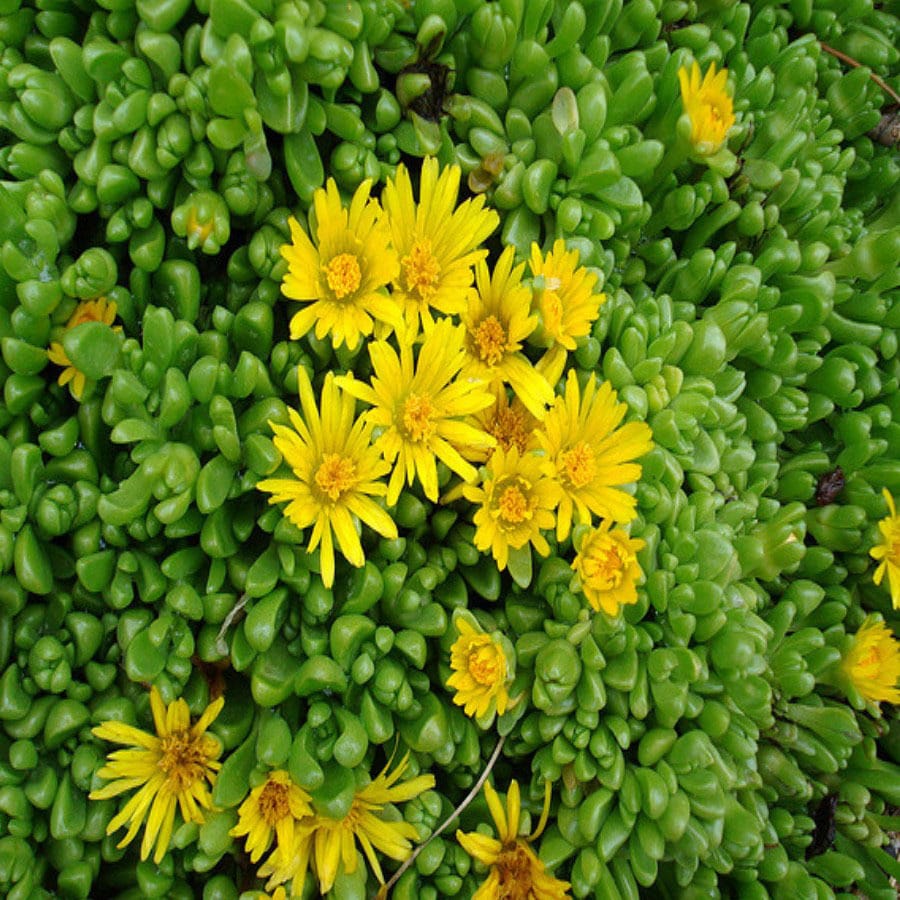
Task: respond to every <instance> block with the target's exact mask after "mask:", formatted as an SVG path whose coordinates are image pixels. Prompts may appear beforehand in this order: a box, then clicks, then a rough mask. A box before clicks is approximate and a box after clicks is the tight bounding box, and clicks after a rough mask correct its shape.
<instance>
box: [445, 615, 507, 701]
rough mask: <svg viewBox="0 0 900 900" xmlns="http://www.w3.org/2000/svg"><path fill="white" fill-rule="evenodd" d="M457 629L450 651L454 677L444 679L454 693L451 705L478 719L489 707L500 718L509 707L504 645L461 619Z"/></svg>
mask: <svg viewBox="0 0 900 900" xmlns="http://www.w3.org/2000/svg"><path fill="white" fill-rule="evenodd" d="M456 629H457V631H458V632H459V637H458V638H457V639H456V640H455V641H454V642H453V646H452V647H451V648H450V668H451V669H453V674H452V675H451V676H450V677H449V678H448V679H447V686H448V687H451V688H453V689H454V690H455V691H456V695H455V696H454V697H453V702H454V703H455V704H456V705H457V706H461V707H463V712H464V713H465V714H466V715H467V716H478V717H481V716H483V715H484V714H485V713H486V712H488V711H489V710H490V709H491V707H492V706H494V707H495V708H496V710H497V713H498V714H499V715H501V716H502V715H503V713H505V712H506V708H507V707H508V706H509V692H508V691H507V689H506V683H507V678H508V673H509V667H508V665H507V662H506V653H505V652H504V650H503V646H502V645H501V644H500V642H499V641H497V640H495V639H494V638H492V637H491V636H490V635H489V634H485V633H484V632H482V631H478V630H476V629H475V628H474V627H473V626H472V625H471V624H470V623H469V622H467V621H466V620H465V619H464V618H462V617H458V618H457V619H456Z"/></svg>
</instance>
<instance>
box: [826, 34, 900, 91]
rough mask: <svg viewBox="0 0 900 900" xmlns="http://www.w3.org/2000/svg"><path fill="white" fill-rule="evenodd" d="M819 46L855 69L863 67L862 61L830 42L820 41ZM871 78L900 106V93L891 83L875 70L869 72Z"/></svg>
mask: <svg viewBox="0 0 900 900" xmlns="http://www.w3.org/2000/svg"><path fill="white" fill-rule="evenodd" d="M819 46H820V47H821V48H822V49H823V50H824V51H825V52H826V53H830V54H831V55H832V56H834V57H835V58H837V59H839V60H840V61H841V62H845V63H847V65H848V66H853V68H854V69H860V68H862V63H861V62H858V61H857V60H855V59H854V58H853V57H852V56H847V54H846V53H841V51H840V50H835V49H834V47H829V46H828V44H826V43H824V42H823V41H819ZM869 78H871V79H872V81H874V82H875V84H877V85H878V87H880V88H881V89H882V90H883V91H884V92H885V93H886V94H887V95H888V96H889V97H890V98H891V99H892V100H893V101H894V103H896V104H897V105H898V106H900V94H898V93H897V92H896V91H895V90H894V89H893V88H892V87H891V86H890V85H889V84H887V83H886V82H885V81H884V79H883V78H879V77H878V76H877V75H876V74H875V73H874V72H869Z"/></svg>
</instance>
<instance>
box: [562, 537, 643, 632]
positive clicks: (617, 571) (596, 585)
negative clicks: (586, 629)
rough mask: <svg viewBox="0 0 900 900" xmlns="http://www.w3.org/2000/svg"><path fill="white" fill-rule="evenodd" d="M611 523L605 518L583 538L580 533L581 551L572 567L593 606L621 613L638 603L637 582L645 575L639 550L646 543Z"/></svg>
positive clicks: (577, 540)
mask: <svg viewBox="0 0 900 900" xmlns="http://www.w3.org/2000/svg"><path fill="white" fill-rule="evenodd" d="M611 525H612V522H610V521H609V520H604V521H603V522H601V523H600V527H599V528H594V529H592V530H591V531H589V532H588V533H587V534H585V535H584V536H583V537H581V539H580V540H579V538H578V535H577V534H576V539H575V544H576V547H577V548H578V555H577V556H576V557H575V561H574V562H573V563H572V568H573V569H574V570H575V572H576V574H577V575H578V580H579V582H580V585H581V590H582V591H583V592H584V595H585V597H587V599H588V602H589V603H590V604H591V606H592V607H593V608H594V609H595V610H597V612H600V610H603V612H605V613H607V614H608V615H610V616H617V615H618V614H619V611H620V610H621V608H622V607H623V606H627V605H628V604H631V603H637V598H638V595H637V586H636V582H637V580H638V579H639V578H640V577H641V575H642V572H641V566H640V563H638V561H637V553H638V552H639V551H640V550H642V549H643V548H644V546H646V545H645V543H644V541H642V540H640V539H638V538H631V537H629V536H628V533H627V532H626V531H625V529H624V528H611V527H610V526H611Z"/></svg>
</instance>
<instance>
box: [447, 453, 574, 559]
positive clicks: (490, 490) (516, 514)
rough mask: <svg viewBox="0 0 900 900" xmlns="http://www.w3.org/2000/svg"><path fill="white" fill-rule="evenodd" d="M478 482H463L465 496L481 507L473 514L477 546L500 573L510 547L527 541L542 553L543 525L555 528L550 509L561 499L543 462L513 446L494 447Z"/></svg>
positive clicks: (545, 551) (546, 546)
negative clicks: (485, 553)
mask: <svg viewBox="0 0 900 900" xmlns="http://www.w3.org/2000/svg"><path fill="white" fill-rule="evenodd" d="M488 469H489V472H488V477H486V478H485V480H484V483H483V484H482V485H480V486H479V485H469V484H467V485H465V487H464V488H463V494H464V495H465V498H466V499H467V500H469V501H471V502H472V503H477V504H479V505H480V508H479V509H478V511H477V512H476V513H475V519H474V521H475V546H476V547H477V548H478V549H479V550H490V551H491V553H492V554H493V557H494V559H495V560H496V561H497V566H498V567H499V569H500V571H501V572H502V571H503V570H504V569H505V568H506V566H507V563H508V562H509V551H510V550H518V549H519V548H521V547H524V546H526V545H527V544H528V543H529V541H530V542H531V544H532V545H533V546H534V548H535V550H537V552H538V553H540V554H541V556H547V554H548V553H549V552H550V545H549V544H548V543H547V539H546V538H545V537H544V536H543V535H542V534H541V529H544V528H552V527H553V521H554V516H553V510H554V509H555V508H556V505H557V503H559V499H560V491H559V486H558V485H557V484H556V482H555V481H554V480H553V479H552V478H548V477H547V476H546V475H545V474H544V472H543V464H542V460H541V458H540V457H539V456H536V455H533V454H531V453H526V454H524V455H520V454H519V451H518V449H517V448H515V447H514V448H513V449H512V450H510V451H509V453H506V452H505V451H503V450H501V449H497V450H495V451H494V455H493V456H492V457H491V460H490V462H489V463H488Z"/></svg>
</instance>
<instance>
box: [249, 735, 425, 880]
mask: <svg viewBox="0 0 900 900" xmlns="http://www.w3.org/2000/svg"><path fill="white" fill-rule="evenodd" d="M408 765H409V754H408V753H407V754H406V756H404V757H403V759H402V760H401V761H400V764H399V765H398V766H397V768H396V769H394V771H393V772H390V773H389V772H388V769H389V768H390V766H391V763H390V761H389V762H388V764H387V765H386V766H385V767H384V769H383V770H382V771H381V772H380V773H379V774H378V775H377V776H376V777H375V778H374V779H373V780H372V781H371V782H370V783H369V784H367V785H366V786H365V787H363V788H359V789H358V790H357V791H356V796H355V797H354V798H353V804H352V805H351V807H350V811H349V812H348V813H347V815H346V816H344V818H343V819H332V818H330V817H328V816H319V815H317V816H314V817H313V818H312V819H304V820H303V821H302V822H300V823H299V824H298V825H297V826H296V830H295V835H294V843H293V846H292V848H291V851H290V853H288V854H284V853H281V852H280V851H279V850H276V851H275V852H274V853H273V854H272V855H271V856H270V857H269V859H268V860H267V861H266V862H265V864H264V865H263V867H262V868H261V869H260V870H259V874H260V876H262V877H263V878H265V877H268V878H269V882H268V884H267V885H266V887H267V889H268V890H271V889H272V888H273V887H274V886H275V885H277V884H283V883H284V882H286V881H289V880H290V881H291V893H292V896H295V897H299V896H300V895H301V894H302V891H303V884H304V882H305V881H306V873H307V870H308V868H309V866H310V864H311V865H312V867H313V869H314V871H315V876H316V879H317V881H318V882H319V890H320V892H321V893H322V894H327V893H328V891H330V890H331V888H332V887H333V886H334V882H335V879H336V878H337V875H338V870H339V869H340V867H341V866H343V870H344V872H346V873H347V874H348V875H352V874H353V873H354V872H355V871H356V867H357V865H358V861H359V853H358V851H357V849H356V841H359V845H360V847H361V848H362V851H363V853H364V854H365V857H366V859H367V860H368V863H369V866H370V867H371V869H372V872H373V873H374V874H375V877H376V878H377V879H378V881H379V882H381V884H384V873H383V872H382V869H381V863H380V862H379V861H378V856H377V855H376V852H375V851H376V850H377V851H380V852H381V853H384V854H385V855H386V856H389V857H390V858H391V859H395V860H403V859H406V857H407V856H409V854H410V853H411V852H412V841H414V840H416V839H417V838H418V833H417V832H416V829H415V828H414V827H413V826H412V825H411V824H410V823H409V822H404V821H402V820H401V821H396V820H390V819H385V818H383V817H382V816H381V815H379V814H380V813H381V812H382V810H384V808H385V807H386V806H387V805H388V804H390V803H404V802H405V801H407V800H412V799H413V798H414V797H418V796H419V794H421V793H422V792H423V791H427V790H430V789H431V788H433V787H434V776H433V775H417V776H416V777H415V778H410V779H409V780H408V781H405V782H403V783H402V784H398V783H397V782H398V781H399V780H400V778H401V777H402V776H403V773H404V772H405V771H406V769H407V766H408Z"/></svg>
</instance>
